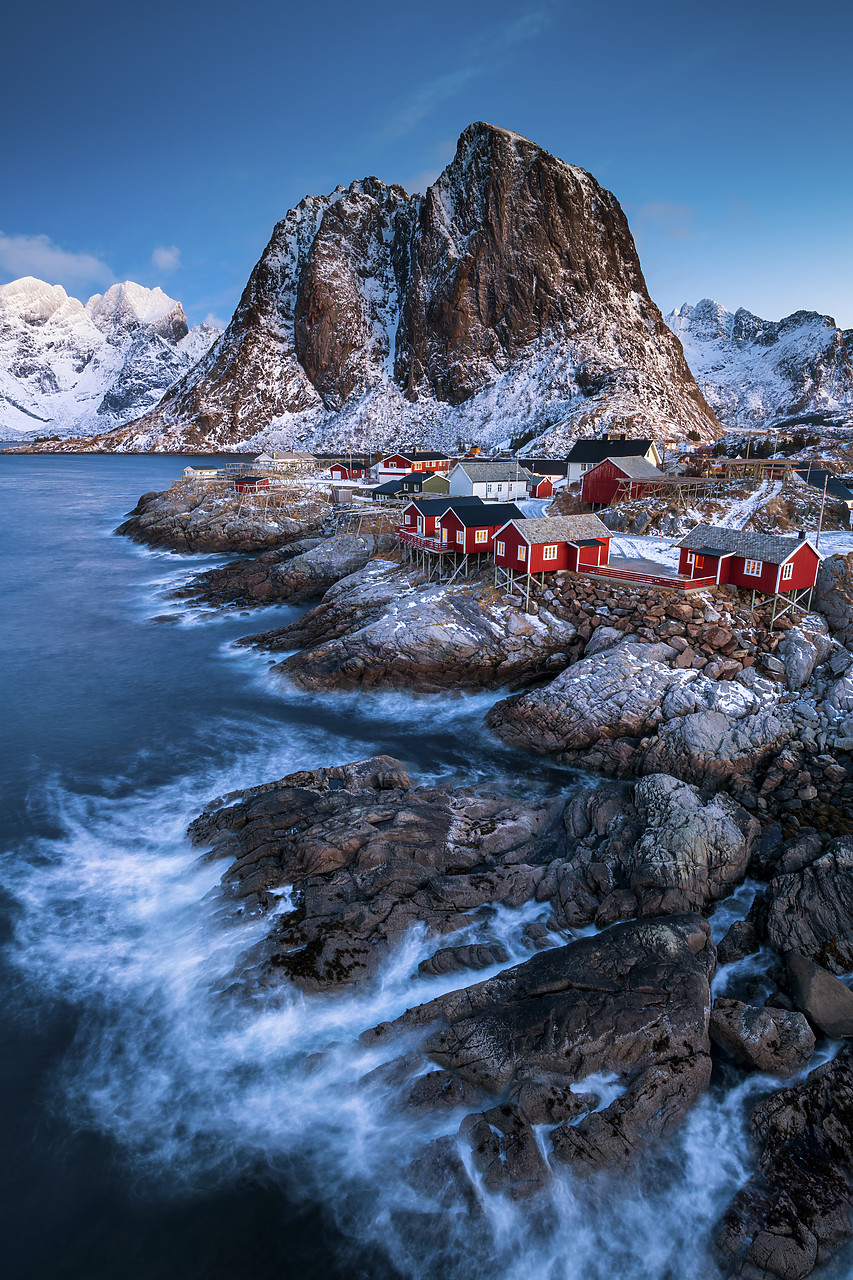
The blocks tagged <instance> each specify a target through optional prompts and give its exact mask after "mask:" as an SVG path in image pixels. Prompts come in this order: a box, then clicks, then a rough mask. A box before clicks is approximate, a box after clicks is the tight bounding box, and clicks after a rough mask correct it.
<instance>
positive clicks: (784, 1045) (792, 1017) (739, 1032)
mask: <svg viewBox="0 0 853 1280" xmlns="http://www.w3.org/2000/svg"><path fill="white" fill-rule="evenodd" d="M710 1033H711V1039H712V1040H713V1041H714V1043H715V1044H718V1045H719V1046H720V1047H721V1048H722V1049H725V1050H726V1052H727V1053H729V1054H730V1055H731V1056H732V1057H733V1058H734V1059H735V1061H736V1062H738V1063H739V1064H740V1065H741V1066H743V1067H750V1068H751V1069H752V1070H754V1071H767V1072H770V1073H771V1074H772V1075H778V1076H793V1075H796V1074H797V1072H798V1071H802V1070H803V1069H804V1068H805V1067H806V1066H807V1065H808V1062H809V1059H810V1058H811V1056H812V1054H813V1053H814V1047H815V1038H814V1033H813V1032H812V1029H811V1027H810V1026H809V1024H808V1022H807V1021H806V1019H805V1018H804V1016H803V1015H802V1014H801V1013H789V1012H788V1011H787V1010H785V1009H773V1008H767V1007H765V1006H757V1005H750V1004H744V1003H743V1001H742V1000H729V999H726V998H724V997H722V996H721V997H719V998H718V999H717V1000H715V1001H714V1007H713V1009H712V1010H711V1023H710Z"/></svg>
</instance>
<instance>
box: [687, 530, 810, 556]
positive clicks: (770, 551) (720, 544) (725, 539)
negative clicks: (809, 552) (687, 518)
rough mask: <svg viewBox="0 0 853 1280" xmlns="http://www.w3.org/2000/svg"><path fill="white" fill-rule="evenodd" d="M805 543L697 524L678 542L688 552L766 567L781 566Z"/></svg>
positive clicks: (775, 535)
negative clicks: (730, 557) (763, 563)
mask: <svg viewBox="0 0 853 1280" xmlns="http://www.w3.org/2000/svg"><path fill="white" fill-rule="evenodd" d="M805 541H807V539H805V538H802V537H799V536H798V537H794V538H784V537H782V535H781V534H778V533H753V532H752V530H749V529H725V528H719V527H718V526H716V525H712V524H697V525H696V527H695V529H691V530H690V532H689V533H687V534H685V535H684V537H683V538H682V539H681V541H680V542H679V544H678V545H679V546H680V547H686V548H687V549H688V551H703V552H705V553H706V554H707V555H712V554H714V553H716V554H718V555H735V556H743V558H744V559H747V560H763V561H766V562H767V564H783V563H784V562H785V561H786V560H787V559H788V557H789V556H790V555H791V553H792V552H794V551H796V549H797V547H800V546H802V544H803V543H804V542H805Z"/></svg>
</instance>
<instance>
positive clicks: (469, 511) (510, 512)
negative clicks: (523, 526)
mask: <svg viewBox="0 0 853 1280" xmlns="http://www.w3.org/2000/svg"><path fill="white" fill-rule="evenodd" d="M453 514H454V515H455V516H456V518H457V520H458V521H459V522H460V524H464V526H465V528H466V529H471V528H477V529H484V528H486V526H487V525H488V526H490V527H492V526H493V527H494V528H498V527H499V526H500V525H502V524H506V523H507V521H508V520H523V519H524V512H523V511H519V509H518V507H517V506H516V505H515V503H514V502H484V503H483V507H482V510H480V508H479V507H463V508H462V509H461V510H460V511H454V512H453Z"/></svg>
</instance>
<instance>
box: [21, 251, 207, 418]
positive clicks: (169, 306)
mask: <svg viewBox="0 0 853 1280" xmlns="http://www.w3.org/2000/svg"><path fill="white" fill-rule="evenodd" d="M220 333H221V330H220V329H214V328H211V326H210V325H204V324H203V325H198V326H196V328H194V329H192V330H190V329H189V328H188V326H187V318H186V316H185V315H184V309H183V307H182V306H181V304H180V303H179V302H176V301H175V300H174V298H169V297H167V295H166V294H165V293H163V291H162V290H161V289H145V288H143V286H142V285H138V284H133V283H131V282H129V281H128V282H127V283H125V284H114V285H113V286H112V288H110V289H108V290H107V292H106V293H104V294H100V293H96V294H95V295H94V297H92V298H90V299H89V301H88V302H87V303H86V304H85V306H84V304H83V303H82V302H79V301H78V300H77V299H76V298H70V297H69V296H68V294H67V293H66V292H65V290H64V289H63V288H62V286H61V285H58V284H57V285H50V284H45V282H44V281H43V280H36V279H34V278H33V277H32V276H25V277H24V278H23V279H22V280H15V281H13V282H12V283H11V284H5V285H2V286H0V434H2V435H3V436H5V437H6V438H7V439H14V438H15V436H17V435H28V436H31V435H37V436H39V435H60V436H68V435H91V434H93V433H95V432H105V431H109V430H111V429H113V428H115V427H117V426H121V425H122V424H123V423H126V422H130V421H131V420H132V419H133V418H138V417H139V415H140V414H142V413H145V412H146V411H147V410H149V409H151V408H153V406H154V405H156V404H157V402H158V401H159V400H160V398H161V396H162V395H163V393H164V392H165V391H167V390H168V388H169V387H171V386H172V384H173V383H174V382H175V381H176V380H177V379H178V378H180V377H181V376H182V374H184V373H186V372H187V370H188V369H191V368H192V367H193V365H194V364H195V363H196V361H197V360H199V359H200V357H201V356H203V355H204V354H205V352H206V351H207V349H208V347H209V346H210V344H211V342H213V341H214V339H215V338H217V337H219V335H220Z"/></svg>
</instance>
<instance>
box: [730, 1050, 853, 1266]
mask: <svg viewBox="0 0 853 1280" xmlns="http://www.w3.org/2000/svg"><path fill="white" fill-rule="evenodd" d="M752 1133H753V1137H754V1139H755V1142H756V1145H757V1146H758V1149H759V1157H758V1168H757V1169H756V1171H755V1173H753V1174H752V1176H751V1177H750V1179H749V1180H748V1182H747V1183H746V1184H745V1186H743V1187H741V1189H740V1190H739V1191H738V1192H737V1194H736V1195H735V1196H734V1198H733V1200H732V1202H731V1204H730V1205H729V1208H728V1210H727V1211H726V1213H725V1215H724V1218H723V1221H722V1223H721V1226H720V1229H719V1232H718V1235H717V1246H718V1249H719V1252H720V1255H721V1258H722V1260H723V1262H724V1264H725V1265H726V1267H727V1268H730V1269H731V1270H732V1271H733V1272H734V1273H735V1274H737V1275H740V1276H743V1277H746V1278H747V1280H802V1278H803V1277H805V1276H808V1275H810V1274H811V1272H812V1271H813V1270H814V1268H815V1267H816V1266H819V1265H821V1264H823V1263H825V1262H827V1261H828V1260H829V1259H830V1258H831V1257H832V1255H833V1254H834V1253H835V1252H836V1251H837V1250H838V1249H839V1247H840V1246H841V1245H842V1244H843V1242H844V1241H845V1240H846V1239H848V1238H849V1236H850V1235H851V1230H853V1218H851V1211H852V1210H853V1059H851V1056H850V1051H849V1050H847V1049H845V1050H844V1051H842V1053H840V1054H839V1055H838V1057H837V1058H835V1059H834V1061H832V1062H829V1063H827V1064H826V1065H825V1066H822V1067H818V1068H817V1069H816V1070H815V1071H813V1072H811V1074H810V1075H809V1076H808V1077H807V1079H806V1080H804V1081H803V1082H802V1083H801V1084H797V1085H794V1086H793V1087H791V1088H788V1089H782V1090H781V1091H780V1092H778V1093H775V1094H773V1095H772V1097H770V1098H768V1099H767V1100H766V1102H762V1103H761V1104H760V1105H759V1106H758V1107H757V1108H756V1110H755V1112H754V1113H753V1117H752Z"/></svg>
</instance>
